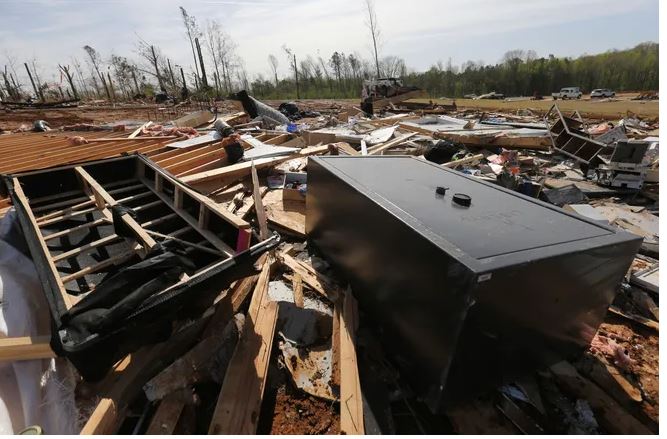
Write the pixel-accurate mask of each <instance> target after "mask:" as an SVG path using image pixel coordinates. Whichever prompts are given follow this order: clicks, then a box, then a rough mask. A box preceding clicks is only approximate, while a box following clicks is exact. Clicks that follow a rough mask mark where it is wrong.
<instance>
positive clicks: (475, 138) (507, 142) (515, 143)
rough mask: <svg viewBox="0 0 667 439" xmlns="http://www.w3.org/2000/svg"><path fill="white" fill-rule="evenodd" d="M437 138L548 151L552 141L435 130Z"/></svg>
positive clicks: (543, 138)
mask: <svg viewBox="0 0 667 439" xmlns="http://www.w3.org/2000/svg"><path fill="white" fill-rule="evenodd" d="M431 135H432V136H433V137H435V138H436V139H449V140H452V141H454V142H460V143H463V144H464V145H473V146H489V145H491V146H501V147H503V148H506V149H535V150H539V151H548V150H549V149H550V148H551V141H550V140H549V137H548V136H533V137H528V136H504V135H497V134H496V135H480V134H463V133H460V134H459V133H452V132H448V131H433V132H432V133H431Z"/></svg>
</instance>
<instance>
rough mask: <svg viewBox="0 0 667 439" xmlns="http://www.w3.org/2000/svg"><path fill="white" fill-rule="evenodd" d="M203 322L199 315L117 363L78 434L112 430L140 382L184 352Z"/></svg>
mask: <svg viewBox="0 0 667 439" xmlns="http://www.w3.org/2000/svg"><path fill="white" fill-rule="evenodd" d="M207 322H208V319H207V318H201V319H199V320H198V321H196V322H193V323H192V324H190V325H188V326H186V327H184V328H182V329H181V330H180V331H178V332H177V333H175V334H173V335H172V336H171V338H169V339H168V340H167V341H165V342H162V343H158V344H156V345H153V346H147V347H145V348H141V349H139V350H138V351H137V352H134V353H132V354H130V355H128V356H127V357H125V359H123V360H121V361H120V362H118V363H117V364H116V366H114V368H113V369H112V371H111V372H110V373H109V374H108V375H107V378H105V384H106V386H105V389H104V391H103V392H101V393H100V397H101V399H100V401H99V403H98V404H97V407H95V410H94V411H93V413H92V415H91V416H90V418H89V419H88V421H87V422H86V424H85V425H84V427H83V429H82V430H81V432H80V434H82V435H90V434H113V433H115V432H116V430H117V429H118V428H119V427H120V424H121V423H122V422H123V414H124V413H125V410H126V408H127V405H128V404H129V403H130V402H131V400H132V399H133V398H134V397H136V395H137V394H138V393H139V392H140V391H141V388H142V386H143V384H144V383H145V382H146V381H147V380H148V379H150V378H151V377H152V376H154V375H155V374H156V373H157V372H159V371H160V370H162V369H164V368H165V367H166V366H167V365H169V364H170V363H171V362H172V361H174V360H175V359H176V358H178V357H180V356H181V355H182V354H183V353H184V352H185V351H187V350H188V348H189V347H190V346H192V343H194V341H195V340H196V338H197V336H198V335H199V334H200V333H201V330H202V329H203V327H204V325H205V324H206V323H207Z"/></svg>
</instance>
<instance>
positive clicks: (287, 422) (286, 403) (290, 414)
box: [271, 385, 340, 434]
mask: <svg viewBox="0 0 667 439" xmlns="http://www.w3.org/2000/svg"><path fill="white" fill-rule="evenodd" d="M339 433H340V415H339V414H338V411H337V410H336V409H335V407H334V404H332V403H331V402H328V401H324V400H321V399H318V398H315V397H312V396H309V395H305V394H303V393H301V392H297V391H294V390H293V389H292V388H291V387H290V386H289V385H284V386H282V387H280V388H279V389H278V392H277V394H276V404H275V408H274V412H273V422H272V425H271V434H339Z"/></svg>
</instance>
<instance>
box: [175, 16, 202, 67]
mask: <svg viewBox="0 0 667 439" xmlns="http://www.w3.org/2000/svg"><path fill="white" fill-rule="evenodd" d="M179 7H180V8H181V15H182V16H183V24H184V25H185V35H187V37H188V40H189V41H190V48H192V59H193V60H194V62H195V71H196V72H197V77H199V67H198V66H197V54H196V52H195V38H199V37H200V36H201V32H200V31H199V26H197V20H196V19H195V17H194V16H193V15H188V12H187V11H186V10H185V8H184V7H183V6H179Z"/></svg>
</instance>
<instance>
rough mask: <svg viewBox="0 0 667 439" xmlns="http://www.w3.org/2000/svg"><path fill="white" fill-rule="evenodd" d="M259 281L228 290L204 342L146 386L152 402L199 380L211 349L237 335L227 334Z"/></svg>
mask: <svg viewBox="0 0 667 439" xmlns="http://www.w3.org/2000/svg"><path fill="white" fill-rule="evenodd" d="M266 258H267V255H266V254H264V255H262V256H260V259H259V260H258V262H260V261H261V263H262V264H263V263H264V261H266ZM258 277H259V275H252V276H248V277H244V278H243V279H239V280H238V281H236V283H235V284H234V286H233V287H231V288H229V289H228V290H227V292H226V293H225V295H224V296H223V297H222V298H221V299H220V300H219V301H218V303H217V304H216V309H215V312H214V313H213V316H212V317H211V320H210V322H209V323H208V325H207V326H206V329H205V330H204V333H203V335H202V338H203V339H202V341H200V342H199V343H197V345H195V346H194V347H193V348H192V349H190V350H189V351H188V352H187V353H186V354H185V355H183V356H182V357H180V358H179V359H177V360H176V361H174V362H173V363H172V364H171V365H169V366H168V367H167V368H165V369H164V370H163V371H162V372H160V373H159V374H158V375H156V376H155V377H153V378H152V379H151V380H150V381H148V382H147V383H146V385H144V392H145V393H146V397H147V398H148V399H149V400H151V401H153V400H156V399H160V398H162V397H165V396H166V395H167V394H168V393H169V392H173V391H175V390H178V389H180V388H185V387H186V386H187V385H191V384H194V383H196V382H197V381H198V380H199V378H200V377H199V374H200V368H201V365H202V364H204V362H205V361H207V360H208V358H210V357H211V355H213V351H212V348H214V347H220V346H223V345H224V344H225V343H226V342H227V340H230V337H231V336H232V335H235V334H234V333H233V332H230V331H227V327H228V325H229V322H230V321H231V319H232V318H233V317H234V314H235V313H236V312H238V311H239V309H240V308H241V305H242V304H243V302H244V301H245V299H246V297H247V296H248V293H250V290H251V289H252V288H253V287H254V286H255V284H256V282H257V279H258ZM231 329H233V328H230V330H231ZM225 332H227V333H226V334H225ZM234 346H236V343H234Z"/></svg>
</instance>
